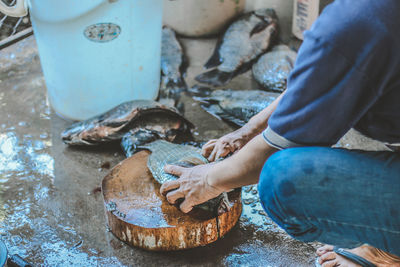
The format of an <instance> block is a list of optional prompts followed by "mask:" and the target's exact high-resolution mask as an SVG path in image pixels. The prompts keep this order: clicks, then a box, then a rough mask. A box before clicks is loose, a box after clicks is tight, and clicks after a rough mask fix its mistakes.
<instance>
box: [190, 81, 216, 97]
mask: <svg viewBox="0 0 400 267" xmlns="http://www.w3.org/2000/svg"><path fill="white" fill-rule="evenodd" d="M212 91H213V89H211V88H210V87H207V86H202V85H199V84H196V85H194V86H193V87H191V88H189V89H188V92H189V94H190V96H192V97H197V96H198V97H206V96H210V95H211V93H212Z"/></svg>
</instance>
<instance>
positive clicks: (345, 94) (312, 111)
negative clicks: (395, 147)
mask: <svg viewBox="0 0 400 267" xmlns="http://www.w3.org/2000/svg"><path fill="white" fill-rule="evenodd" d="M268 125H269V127H268V129H267V130H266V131H265V132H264V138H265V139H266V141H267V142H268V143H269V144H270V145H272V146H274V147H277V148H287V147H293V146H304V145H307V146H314V145H320V146H331V145H333V144H335V143H336V142H337V141H338V140H339V139H340V138H341V137H342V136H343V135H344V134H345V133H346V132H347V131H348V130H349V129H350V128H353V127H354V128H356V129H357V130H359V131H360V132H361V133H363V134H365V135H367V136H369V137H372V138H374V139H377V140H380V141H383V142H387V143H400V1H399V0H384V1H383V0H379V1H376V0H357V1H354V0H336V1H335V2H333V3H332V4H331V5H329V6H328V7H326V8H325V10H324V11H323V13H322V14H321V16H320V17H319V19H318V20H317V21H316V22H315V23H314V25H313V26H312V28H311V29H310V30H309V31H307V32H306V33H305V40H304V42H303V44H302V46H301V48H300V50H299V53H298V58H297V60H296V63H295V66H294V69H293V71H292V73H291V75H290V77H289V79H288V88H287V90H286V94H285V96H284V97H283V98H282V100H281V102H280V103H279V105H278V107H277V109H276V111H275V112H274V114H273V115H272V116H271V118H270V120H269V122H268Z"/></svg>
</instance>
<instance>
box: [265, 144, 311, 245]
mask: <svg viewBox="0 0 400 267" xmlns="http://www.w3.org/2000/svg"><path fill="white" fill-rule="evenodd" d="M311 157H312V152H311V151H310V150H308V149H287V150H283V151H279V152H277V153H275V154H274V155H272V156H271V157H270V158H269V159H268V161H267V162H266V163H265V165H264V168H263V170H262V171H261V175H260V182H259V194H260V200H261V204H262V205H263V207H264V209H265V211H266V212H267V213H268V215H269V216H270V217H271V219H272V220H274V221H275V222H276V223H277V224H278V225H279V226H281V227H282V228H284V229H285V230H286V231H287V232H288V233H289V234H290V235H292V236H294V237H296V238H298V239H303V240H305V239H309V238H310V237H308V236H307V234H305V233H310V231H311V232H313V226H312V225H310V224H309V223H308V222H307V220H306V219H305V217H304V216H303V214H302V212H301V210H302V204H304V203H302V202H303V201H302V200H303V199H304V198H303V197H304V196H303V195H304V194H305V193H306V192H305V191H304V186H306V185H307V184H308V183H312V181H311V179H312V175H311V173H312V172H313V166H312V162H313V160H312V159H311Z"/></svg>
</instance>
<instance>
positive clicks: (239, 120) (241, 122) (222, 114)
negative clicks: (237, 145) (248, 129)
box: [219, 112, 247, 127]
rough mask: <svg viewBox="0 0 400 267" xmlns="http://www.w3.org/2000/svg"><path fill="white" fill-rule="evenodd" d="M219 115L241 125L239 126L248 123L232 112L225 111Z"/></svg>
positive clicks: (225, 119)
mask: <svg viewBox="0 0 400 267" xmlns="http://www.w3.org/2000/svg"><path fill="white" fill-rule="evenodd" d="M219 116H220V118H221V119H222V120H224V121H227V122H230V123H233V124H234V125H236V126H239V127H242V126H244V125H245V124H246V123H247V122H246V121H244V120H242V119H239V118H237V117H234V116H232V115H230V114H226V113H225V112H224V113H221V114H219Z"/></svg>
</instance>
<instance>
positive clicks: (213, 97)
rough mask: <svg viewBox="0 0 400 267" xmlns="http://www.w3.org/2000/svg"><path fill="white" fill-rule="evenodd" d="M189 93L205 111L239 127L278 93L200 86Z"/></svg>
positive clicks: (267, 104)
mask: <svg viewBox="0 0 400 267" xmlns="http://www.w3.org/2000/svg"><path fill="white" fill-rule="evenodd" d="M190 93H191V94H192V97H193V99H194V100H196V101H198V102H200V103H202V105H201V107H202V108H203V109H204V110H205V111H207V112H208V113H210V114H211V115H213V116H215V117H216V118H218V119H222V120H225V121H228V122H230V123H233V124H234V125H236V126H240V127H241V126H243V125H245V124H246V123H247V122H248V121H249V120H250V119H251V118H252V117H253V116H254V115H256V114H258V113H259V112H260V111H262V110H263V109H265V108H266V107H268V106H269V105H270V104H271V103H272V102H273V101H274V100H275V99H276V98H278V96H279V93H274V92H265V91H262V90H232V89H219V90H213V89H211V88H208V87H201V86H194V87H193V88H191V89H190Z"/></svg>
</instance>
